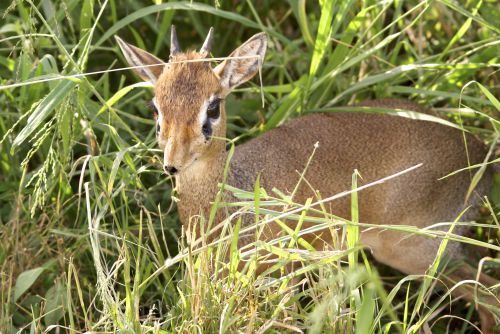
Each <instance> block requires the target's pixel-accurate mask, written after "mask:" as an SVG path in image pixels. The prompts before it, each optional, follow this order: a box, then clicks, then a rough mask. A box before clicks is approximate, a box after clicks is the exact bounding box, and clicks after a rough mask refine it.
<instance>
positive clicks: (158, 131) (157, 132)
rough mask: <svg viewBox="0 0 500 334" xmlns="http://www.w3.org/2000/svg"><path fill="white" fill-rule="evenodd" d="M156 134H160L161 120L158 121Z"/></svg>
mask: <svg viewBox="0 0 500 334" xmlns="http://www.w3.org/2000/svg"><path fill="white" fill-rule="evenodd" d="M156 134H157V135H159V134H160V123H159V122H156Z"/></svg>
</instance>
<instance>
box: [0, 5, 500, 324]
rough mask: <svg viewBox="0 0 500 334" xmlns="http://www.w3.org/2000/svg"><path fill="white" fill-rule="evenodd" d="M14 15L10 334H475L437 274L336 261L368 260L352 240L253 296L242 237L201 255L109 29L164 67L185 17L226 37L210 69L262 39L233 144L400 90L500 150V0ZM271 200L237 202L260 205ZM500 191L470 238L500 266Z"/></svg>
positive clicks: (4, 265) (6, 37)
mask: <svg viewBox="0 0 500 334" xmlns="http://www.w3.org/2000/svg"><path fill="white" fill-rule="evenodd" d="M0 15H1V20H0V238H1V244H0V267H1V272H0V332H1V333H15V332H17V331H18V330H22V332H28V331H30V332H31V333H42V332H56V331H62V332H68V333H73V332H85V331H93V332H104V331H118V330H123V331H126V332H140V331H142V332H149V331H151V332H168V333H177V332H189V333H195V332H196V333H198V332H200V333H201V332H203V333H213V332H221V333H226V332H247V333H250V332H258V333H264V332H266V333H278V332H301V331H305V330H307V331H308V332H311V333H319V332H325V333H329V332H332V331H336V332H347V333H349V332H354V331H356V332H357V333H370V332H377V333H379V332H380V333H382V332H385V333H388V332H397V331H401V332H408V333H416V332H419V331H423V332H426V331H427V332H433V333H444V332H445V331H446V327H447V326H450V328H451V329H453V330H455V331H456V332H457V333H472V332H474V331H475V329H474V326H473V324H474V323H476V324H477V320H478V319H477V315H476V314H475V313H474V305H467V304H465V303H463V302H457V301H451V300H450V298H449V296H448V295H447V293H446V291H440V293H439V294H436V289H437V288H438V287H436V286H435V285H433V284H431V283H432V282H434V277H433V276H432V275H430V276H429V277H427V278H426V279H425V281H424V284H421V283H420V281H419V280H418V278H417V277H412V276H408V277H406V276H403V275H401V274H400V273H396V272H395V271H392V270H389V269H387V268H382V269H380V270H382V272H383V273H385V275H386V276H390V277H389V278H388V279H386V280H384V281H383V283H382V281H381V280H380V279H379V275H378V274H377V270H375V268H374V267H371V265H370V264H369V263H368V262H366V261H365V262H364V263H357V262H354V261H349V264H345V263H344V262H342V266H341V259H342V261H343V259H344V258H345V257H344V255H347V254H348V253H351V254H352V252H355V253H356V254H359V256H360V259H361V258H363V259H364V258H365V255H366V254H365V253H363V252H361V251H360V250H359V249H357V248H353V249H352V250H351V251H339V252H314V251H310V252H309V254H308V255H307V256H306V258H301V260H302V261H303V262H304V264H305V265H304V267H303V269H301V271H300V273H304V274H305V275H303V276H299V278H300V279H302V280H303V281H302V283H303V284H302V285H301V286H293V283H296V282H297V281H296V280H291V279H290V277H289V276H285V275H284V273H283V272H281V275H280V270H278V273H274V274H273V275H271V276H270V277H268V278H266V279H263V280H260V281H258V284H253V283H254V281H255V278H254V277H253V275H252V274H251V270H252V268H247V269H246V271H244V272H242V273H238V272H237V271H236V270H235V268H236V267H237V266H236V265H235V263H236V262H237V261H238V256H237V255H235V254H236V253H237V252H236V250H235V247H234V246H235V242H234V237H233V236H232V234H231V232H230V231H227V236H228V237H227V238H225V239H224V238H222V237H223V236H221V240H222V241H221V243H219V244H217V245H216V246H213V247H205V248H201V249H199V248H198V249H194V248H193V246H192V245H191V243H189V242H187V241H186V240H185V239H184V241H182V240H183V239H179V237H180V235H181V228H180V224H179V222H178V218H177V214H176V211H175V205H174V204H175V203H174V201H172V195H174V198H175V192H174V190H173V181H172V180H171V179H169V178H167V177H166V176H165V175H164V174H163V172H162V169H161V153H160V152H159V150H157V147H156V143H155V129H154V128H155V127H154V124H155V121H154V117H153V112H152V111H151V110H150V109H148V108H147V103H148V101H149V100H150V99H151V96H152V91H151V89H150V88H149V87H147V85H144V84H137V82H138V79H137V77H135V76H134V74H133V73H132V72H131V71H129V70H123V69H120V68H122V67H125V66H126V63H125V61H124V59H123V58H122V55H121V54H120V52H119V49H118V48H117V46H116V43H115V41H114V39H113V35H115V34H118V35H119V36H121V37H122V38H123V39H125V40H127V41H129V42H130V43H132V44H135V45H137V46H139V47H141V48H144V49H146V50H148V51H150V52H152V53H154V54H156V55H158V56H159V57H160V58H163V59H168V50H169V35H168V34H169V27H170V25H171V24H175V25H176V26H177V31H178V35H179V40H180V42H181V44H182V47H183V48H185V49H188V48H191V49H195V48H199V46H200V45H201V43H202V41H203V39H204V37H205V36H206V33H207V32H208V29H209V27H211V26H213V27H214V28H215V43H214V47H213V55H214V57H222V56H226V55H229V53H230V52H231V51H232V50H233V49H234V48H236V47H237V46H238V45H239V44H240V43H242V42H243V41H245V40H246V38H248V37H250V36H251V35H253V34H254V33H256V32H259V31H265V32H266V33H267V34H268V36H269V40H270V44H269V50H268V53H267V56H266V61H265V63H264V64H263V68H262V82H259V80H258V79H255V80H253V83H251V84H247V85H245V86H244V87H243V88H240V89H239V90H238V91H237V92H236V93H235V94H233V95H231V97H230V98H228V100H227V102H226V109H227V110H228V113H229V133H228V137H229V138H237V140H236V144H238V143H240V142H242V141H245V140H247V139H248V138H250V137H254V136H258V135H259V134H261V133H262V132H264V131H267V130H269V129H271V128H273V127H275V126H278V125H279V124H281V123H282V122H283V121H285V120H287V119H289V118H291V117H296V116H297V115H298V114H303V113H308V112H318V111H323V112H335V111H339V110H346V109H347V110H350V111H352V112H361V110H358V109H359V108H356V107H345V106H352V105H354V104H355V103H356V102H358V101H361V100H364V99H371V98H385V97H391V98H405V99H410V100H413V101H416V102H419V103H421V104H423V105H426V106H428V107H433V110H435V112H436V115H437V116H439V117H442V118H447V119H448V120H449V121H451V122H453V123H456V124H458V125H459V126H464V127H465V128H467V129H468V130H470V131H472V132H474V133H476V134H478V135H479V136H480V137H481V138H482V139H483V140H484V142H485V143H486V144H487V145H489V146H491V147H492V148H494V145H495V143H496V141H497V140H498V134H499V133H498V130H499V129H500V127H499V121H498V119H499V112H500V103H499V102H498V96H500V76H499V75H498V71H499V67H500V65H499V63H500V21H499V20H498V17H500V8H499V6H498V2H497V1H496V0H468V1H458V0H436V1H416V0H415V1H398V0H388V1H378V0H364V1H360V0H359V1H358V0H356V1H354V0H323V1H319V2H317V1H305V0H296V1H295V0H289V1H272V0H258V1H250V0H248V1H224V0H215V1H213V0H211V1H207V2H206V3H198V2H191V1H186V2H169V1H163V2H162V1H161V0H155V1H144V0H130V1H116V0H109V1H108V0H83V1H80V0H43V1H35V0H24V1H23V0H13V1H12V2H11V3H9V2H8V1H3V2H2V3H1V4H0ZM262 97H263V99H264V102H265V105H264V107H263V106H262V100H261V99H262ZM379 112H394V110H379ZM474 172H475V171H474ZM497 189H498V188H497ZM234 191H235V192H239V191H238V190H234ZM258 193H259V192H258V191H256V193H255V194H250V193H242V192H239V194H240V195H241V196H242V197H244V198H246V199H247V201H248V205H255V204H256V203H255V199H256V198H257V202H258V201H259V200H258V198H259V194H258ZM274 195H276V194H273V196H274ZM276 196H277V197H279V196H278V195H276ZM499 197H500V196H499V194H498V191H497V193H493V194H492V196H491V197H490V203H492V204H491V205H489V206H488V205H486V208H485V212H486V215H485V217H486V218H485V219H484V220H483V221H481V222H478V223H476V224H474V225H475V226H476V228H475V232H476V238H475V239H467V241H466V242H468V243H470V244H475V245H476V246H478V247H481V248H482V249H483V250H484V252H485V253H488V252H490V255H492V254H493V252H494V251H498V250H499V249H500V248H499V240H498V235H499V229H498V227H499V225H498V220H497V218H496V217H495V214H494V209H493V207H492V206H493V204H494V203H495V202H497V203H498V202H500V200H499ZM267 200H270V199H269V198H267ZM275 200H278V199H275ZM290 205H291V206H297V207H300V205H299V204H294V203H290ZM304 214H307V213H304ZM267 218H268V219H269V218H271V219H272V215H271V216H268V217H267ZM334 223H336V222H333V221H328V220H327V221H325V224H334ZM345 226H348V225H345ZM347 228H348V227H347ZM188 241H189V240H188ZM288 246H290V247H292V248H293V246H294V245H293V244H290V245H288ZM260 247H262V248H263V249H267V250H270V251H271V252H274V253H275V254H276V255H278V256H282V257H283V259H284V260H283V261H284V262H286V260H290V258H291V257H290V253H285V252H281V253H280V251H279V249H275V248H273V247H271V245H260ZM225 251H229V252H230V254H231V256H230V263H229V265H228V267H227V270H229V272H230V275H225V274H220V272H219V274H214V275H210V274H209V273H210V272H213V270H212V269H213V268H210V269H208V268H209V267H211V266H212V264H213V262H212V261H211V260H210V259H209V258H210V257H211V256H212V257H213V256H220V254H221V253H223V252H225ZM296 256H299V255H296ZM219 258H221V257H219ZM438 261H439V259H438ZM494 262H495V261H493V262H488V266H493V267H494V264H495V263H494ZM498 263H499V262H498V260H497V261H496V264H497V265H498ZM327 264H328V265H327ZM221 265H222V264H221ZM283 265H284V264H282V266H283ZM280 268H281V269H282V267H278V269H280ZM485 268H486V267H485ZM492 269H493V270H494V268H492ZM485 270H487V269H485ZM490 270H491V269H490ZM225 272H227V271H225ZM298 273H299V272H298ZM384 288H385V289H384ZM447 296H448V297H447ZM450 309H451V310H452V312H451V314H452V315H453V316H454V318H451V317H446V316H444V315H446V314H450ZM70 329H74V330H75V331H73V330H70Z"/></svg>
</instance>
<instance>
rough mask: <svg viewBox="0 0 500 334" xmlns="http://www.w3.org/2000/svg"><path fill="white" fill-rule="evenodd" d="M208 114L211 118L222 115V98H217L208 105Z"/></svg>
mask: <svg viewBox="0 0 500 334" xmlns="http://www.w3.org/2000/svg"><path fill="white" fill-rule="evenodd" d="M207 116H208V118H210V119H217V118H219V116H220V99H215V100H213V101H212V102H210V104H209V105H208V108H207Z"/></svg>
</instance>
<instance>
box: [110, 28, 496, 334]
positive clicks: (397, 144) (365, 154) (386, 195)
mask: <svg viewBox="0 0 500 334" xmlns="http://www.w3.org/2000/svg"><path fill="white" fill-rule="evenodd" d="M117 41H118V43H119V45H120V48H121V49H122V51H123V53H124V55H125V58H126V59H127V60H128V62H129V63H130V64H131V65H132V66H137V68H136V71H137V73H138V74H139V75H140V76H141V78H143V79H144V80H146V81H149V82H151V83H153V84H154V86H155V97H154V99H153V103H154V105H155V107H156V110H157V112H158V123H157V132H158V134H157V137H158V142H159V146H160V148H161V149H162V150H163V152H164V166H165V171H166V172H167V173H169V174H171V175H175V178H176V186H177V190H178V194H179V199H180V201H179V202H178V208H179V213H180V217H181V221H182V223H183V224H184V225H185V226H186V227H187V226H188V225H189V223H190V218H191V217H193V216H199V215H202V216H203V215H204V216H205V217H208V215H209V212H210V208H211V203H212V202H213V200H214V199H215V196H216V194H217V192H218V191H219V187H218V183H219V182H221V181H222V179H223V172H224V166H225V163H226V160H227V153H226V142H225V141H224V140H223V139H222V138H224V137H225V136H226V113H225V109H224V99H225V97H226V96H227V95H228V94H229V93H230V92H231V90H232V89H234V88H235V87H236V86H238V85H240V84H242V83H243V82H245V81H247V80H249V79H250V78H252V77H253V76H254V75H255V74H256V73H257V72H258V69H259V66H260V64H261V63H262V61H263V59H264V55H265V52H266V47H267V38H266V35H265V34H263V33H260V34H257V35H255V36H253V37H252V38H250V39H249V40H248V41H247V42H245V43H244V44H243V45H241V46H240V47H239V48H237V49H236V50H235V51H234V52H233V53H232V54H231V55H230V57H229V58H228V59H226V60H225V61H223V62H222V63H221V64H219V65H218V66H217V67H215V68H211V66H210V62H209V61H203V60H204V59H205V58H206V57H207V56H208V55H209V52H210V46H211V43H212V30H210V33H209V36H208V37H207V39H206V41H205V43H204V44H203V46H202V48H201V49H200V51H199V52H187V53H183V52H181V50H180V47H179V44H178V42H177V37H176V33H175V28H173V27H172V37H171V52H170V59H169V62H168V63H164V62H163V61H161V60H160V59H158V58H156V57H155V56H153V55H151V54H149V53H147V52H145V51H143V50H141V49H138V48H136V47H134V46H131V45H129V44H127V43H125V42H124V41H122V40H121V39H119V38H117ZM363 105H365V106H368V107H369V106H376V107H387V108H400V109H406V110H414V111H421V110H422V108H421V107H419V106H418V105H415V104H413V103H411V102H405V101H394V100H387V101H370V102H365V103H364V104H363ZM464 139H465V140H464ZM315 143H319V147H318V148H317V150H316V152H315V154H314V157H313V159H312V161H311V163H310V165H309V166H308V168H307V172H306V174H305V179H306V180H307V182H302V183H301V186H300V187H299V188H298V190H297V191H296V193H295V195H294V201H295V202H305V201H306V199H307V198H310V197H314V196H315V194H314V191H313V190H317V191H319V193H320V194H321V196H323V197H327V196H331V195H334V194H336V193H339V192H341V191H345V190H349V189H350V188H351V176H352V173H353V171H354V170H355V169H357V170H358V171H359V172H360V174H361V175H362V177H363V179H362V180H363V182H365V183H368V182H371V181H376V180H378V179H380V178H382V177H385V176H388V175H391V174H394V173H396V172H399V171H402V170H404V169H406V168H409V167H412V166H414V165H417V164H422V166H421V167H420V168H417V169H416V170H414V171H412V172H411V173H408V174H405V175H402V176H400V177H398V178H395V179H392V180H390V181H388V182H386V183H383V184H380V185H377V186H374V187H371V188H369V189H366V190H364V191H362V192H360V194H359V202H360V204H359V205H360V212H359V217H360V222H364V223H368V224H384V225H411V226H416V227H418V228H425V227H428V226H430V225H432V224H435V223H439V222H450V221H453V220H455V219H456V218H457V217H458V216H459V215H460V213H461V212H462V210H464V208H465V207H466V206H468V205H472V206H477V204H478V196H477V195H478V194H479V195H485V194H487V191H488V188H489V184H490V182H491V181H490V178H491V175H490V172H489V171H487V172H486V173H485V175H484V176H483V179H482V181H481V182H480V183H479V185H478V186H477V187H476V191H475V194H474V195H473V196H471V197H470V199H469V200H468V202H466V194H467V190H468V188H469V185H470V173H469V172H462V173H458V174H456V175H454V176H450V177H447V178H444V179H441V178H442V177H444V176H446V175H448V174H449V173H451V172H453V171H456V170H458V169H461V168H464V167H467V166H468V165H473V164H478V163H481V162H483V160H484V159H485V155H486V151H485V148H484V146H483V144H482V143H481V142H480V141H479V140H477V139H476V138H474V137H473V136H471V135H469V134H465V136H464V135H463V133H462V132H461V131H459V130H457V129H455V128H453V127H449V126H446V125H442V124H438V123H434V122H429V121H419V120H411V119H408V118H403V117H396V116H389V115H382V114H375V113H331V114H310V115H307V116H303V117H300V118H297V119H294V120H291V121H289V122H288V123H285V124H284V125H282V126H281V127H278V128H276V129H274V130H271V131H269V132H267V133H265V134H263V135H262V136H260V137H258V138H256V139H253V140H251V141H248V142H247V143H245V144H243V145H241V146H238V147H236V150H235V152H234V157H233V158H232V160H231V162H230V168H229V174H228V179H227V183H228V184H229V185H232V186H235V187H238V188H243V189H246V190H250V191H251V190H252V189H253V187H254V184H255V180H256V177H257V175H260V178H261V179H260V184H261V186H262V187H264V188H265V189H267V190H268V191H270V190H271V189H273V188H277V189H279V190H281V191H283V192H291V191H292V190H293V189H294V188H295V186H296V185H297V183H298V182H299V172H302V171H303V170H304V168H305V166H306V163H307V161H308V159H309V157H310V156H311V154H312V152H313V147H314V145H315ZM466 145H467V150H466ZM467 152H468V155H469V156H468V157H467ZM329 208H330V210H331V212H332V213H334V214H336V215H337V216H341V217H344V218H347V219H349V217H350V202H349V199H348V198H346V199H341V200H338V201H334V202H331V203H329ZM475 211H476V210H474V209H471V210H468V211H467V213H466V214H465V216H463V217H462V220H465V221H467V220H468V219H471V218H472V217H473V215H474V214H475ZM252 222H254V220H253V219H250V220H249V222H247V224H248V223H252ZM290 224H293V223H290ZM447 228H448V227H446V229H447ZM280 231H281V228H279V227H277V226H272V225H270V227H269V228H268V229H267V230H266V231H265V233H264V234H263V235H264V237H263V238H265V239H271V238H273V237H276V235H277V234H278V233H279V232H280ZM454 233H455V234H464V233H465V231H464V230H463V229H462V228H456V229H455V230H454ZM252 237H253V235H252V236H245V235H242V236H241V238H240V245H244V244H246V243H249V242H251V241H252ZM360 238H361V242H362V243H363V245H364V246H366V247H368V248H369V249H370V250H371V252H372V253H373V255H374V257H375V258H376V259H377V260H378V261H380V262H382V263H385V264H388V265H390V266H392V267H394V268H397V269H399V270H401V271H403V272H405V273H407V274H424V273H425V272H426V270H427V269H428V268H429V265H430V264H431V263H432V262H433V260H434V258H435V256H436V251H437V249H438V247H439V245H440V242H441V240H440V239H439V238H434V239H431V238H427V237H424V236H416V235H413V236H408V235H407V234H403V233H400V232H395V231H389V230H380V229H373V228H372V229H369V230H365V231H362V232H361V237H360ZM308 239H309V240H310V241H311V242H313V243H314V245H315V247H316V248H317V249H323V248H324V247H328V246H329V245H331V235H330V232H329V231H328V232H326V231H325V232H324V233H316V234H315V235H311V236H308ZM462 254H463V253H462V248H461V246H460V245H459V244H457V243H450V245H449V246H448V253H447V256H448V257H450V258H453V259H456V260H460V259H461V258H462V256H463V255H462ZM474 273H475V269H473V268H472V267H470V266H468V265H465V264H463V265H461V266H459V268H458V269H455V271H453V272H452V273H451V274H449V275H448V277H449V280H450V281H459V280H464V279H474V278H475V274H474ZM480 281H481V282H482V283H484V284H485V285H486V286H488V287H489V286H492V285H494V284H495V283H496V280H494V279H493V278H491V277H488V276H486V275H481V277H480ZM455 292H458V293H459V294H463V295H465V298H467V299H468V300H470V301H473V300H474V299H473V295H472V293H471V291H469V290H467V289H466V288H459V289H456V290H455ZM486 299H487V300H488V303H489V304H493V305H494V306H498V304H497V303H498V299H497V298H496V297H495V294H494V293H491V294H490V295H488V296H486ZM479 312H480V319H481V325H482V329H483V331H484V332H488V333H492V332H493V327H494V324H495V320H496V319H495V317H494V316H493V314H492V313H490V312H488V311H487V310H486V308H485V307H483V306H480V307H479Z"/></svg>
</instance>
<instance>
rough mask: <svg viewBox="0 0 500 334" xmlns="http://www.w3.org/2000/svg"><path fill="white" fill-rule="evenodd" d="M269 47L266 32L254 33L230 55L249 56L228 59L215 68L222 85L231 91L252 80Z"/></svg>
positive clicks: (227, 91) (227, 90)
mask: <svg viewBox="0 0 500 334" xmlns="http://www.w3.org/2000/svg"><path fill="white" fill-rule="evenodd" d="M266 49H267V36H266V34H265V33H263V32H262V33H259V34H256V35H253V36H252V37H251V38H250V39H249V40H248V41H246V42H245V43H244V44H243V45H241V46H240V47H239V48H237V49H236V50H234V51H233V53H231V55H230V56H229V57H248V58H241V59H226V60H224V61H223V62H222V63H220V64H219V65H218V66H217V67H215V68H214V72H215V73H216V74H217V75H218V76H219V78H220V82H221V86H222V88H223V89H224V90H225V91H226V94H227V93H229V92H230V91H231V90H232V89H233V88H235V87H237V86H239V85H241V84H242V83H244V82H246V81H248V80H250V79H251V78H252V77H253V76H254V75H255V74H256V73H257V72H258V70H259V66H261V65H262V62H263V61H264V56H265V54H266Z"/></svg>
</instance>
